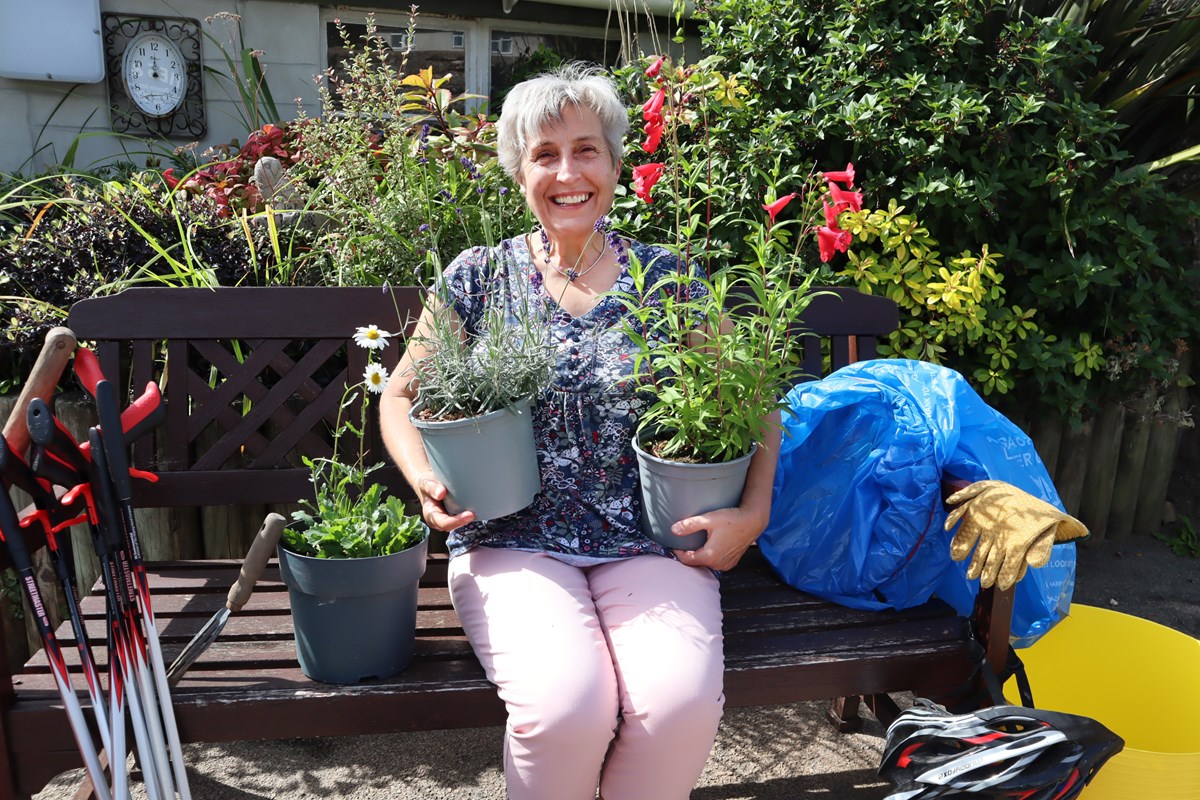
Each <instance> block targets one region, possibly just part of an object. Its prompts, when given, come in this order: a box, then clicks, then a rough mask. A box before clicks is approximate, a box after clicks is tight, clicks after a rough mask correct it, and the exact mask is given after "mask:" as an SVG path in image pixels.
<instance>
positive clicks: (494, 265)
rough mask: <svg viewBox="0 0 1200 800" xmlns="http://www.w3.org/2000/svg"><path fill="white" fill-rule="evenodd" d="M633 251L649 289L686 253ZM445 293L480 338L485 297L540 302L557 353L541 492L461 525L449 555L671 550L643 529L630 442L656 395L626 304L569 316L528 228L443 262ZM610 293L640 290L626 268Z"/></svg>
mask: <svg viewBox="0 0 1200 800" xmlns="http://www.w3.org/2000/svg"><path fill="white" fill-rule="evenodd" d="M631 248H632V251H633V255H634V257H636V258H637V259H638V261H639V263H641V264H642V265H643V267H644V269H645V270H646V272H647V275H646V281H645V286H647V287H649V286H652V285H654V283H655V282H657V280H658V279H659V278H660V277H663V276H664V275H666V274H668V273H671V274H673V273H676V271H677V270H678V269H679V268H680V263H681V262H680V260H679V259H678V258H676V257H675V256H673V255H671V254H670V253H669V252H668V251H666V250H664V249H663V248H661V247H653V246H650V245H645V244H640V243H636V242H635V243H633V244H632V246H631ZM501 264H504V265H505V266H506V268H501V267H500V265H501ZM689 290H690V291H691V292H692V293H693V296H697V294H696V293H703V292H705V291H706V289H705V288H704V286H703V285H702V284H700V283H698V282H696V281H693V282H692V283H691V285H690V287H689ZM442 291H443V292H444V294H443V296H445V297H447V299H448V300H449V301H450V302H451V303H452V304H453V306H454V310H455V311H456V312H457V313H458V315H459V317H460V318H461V319H462V321H463V323H464V326H465V328H466V331H467V334H468V336H479V323H480V320H481V319H482V317H483V312H484V307H485V303H487V302H502V303H504V307H505V308H513V307H520V304H522V303H524V302H529V303H531V305H532V307H533V308H534V309H535V310H537V311H539V312H541V311H544V317H545V319H546V327H547V329H548V330H547V335H548V336H549V337H550V338H551V341H552V342H553V343H554V345H555V347H556V350H557V353H556V368H555V376H554V379H553V381H552V384H551V386H550V387H549V388H548V389H547V390H546V391H544V392H543V393H542V395H541V397H538V398H537V399H536V403H535V405H534V410H533V430H534V436H535V439H536V442H537V451H538V466H539V468H540V471H541V480H542V490H541V492H539V493H538V495H537V497H536V498H535V499H534V501H533V504H532V505H531V506H529V507H527V508H525V509H523V510H522V511H518V512H517V513H515V514H511V515H509V516H507V517H502V518H499V519H493V520H484V521H476V522H472V523H469V524H467V525H464V526H462V527H460V528H457V529H455V530H454V531H452V532H451V533H450V535H449V538H448V541H447V544H448V546H449V549H450V555H451V557H454V556H457V555H460V554H462V553H464V552H466V551H468V550H470V549H472V548H475V547H499V548H511V549H517V550H529V551H539V552H546V553H549V554H551V555H554V556H555V557H557V558H560V559H562V560H564V561H568V562H570V563H574V564H581V565H586V564H590V563H597V562H600V561H608V560H613V559H618V558H626V557H630V556H636V555H643V554H648V553H652V554H658V555H669V551H667V550H666V549H665V548H664V547H662V546H661V545H659V544H657V543H655V542H653V541H651V540H650V539H649V538H647V537H646V536H644V535H643V534H642V529H641V496H640V492H639V489H638V466H637V457H636V456H635V454H634V451H633V445H632V438H633V433H634V430H635V429H636V426H637V421H638V419H639V417H640V416H641V414H642V413H643V412H644V410H645V409H646V407H647V405H648V399H647V398H646V397H645V395H644V394H643V393H641V392H637V391H635V387H634V382H633V381H632V380H630V377H631V376H632V374H633V370H634V361H635V357H634V345H633V342H632V341H631V340H630V339H629V336H628V335H627V334H626V333H625V332H624V330H623V326H622V321H623V320H624V318H625V316H626V309H625V307H624V306H623V305H622V303H621V300H620V299H618V298H616V297H613V296H611V295H604V296H601V298H600V300H599V301H598V303H597V304H596V305H595V306H594V307H593V308H592V309H591V310H590V311H588V312H586V313H584V314H582V315H580V316H578V317H573V316H571V315H570V314H568V313H567V312H566V311H564V310H562V309H561V308H560V307H559V306H558V303H557V302H556V301H555V299H554V298H553V297H551V296H550V294H549V293H548V292H547V291H546V288H545V286H544V284H543V281H542V275H541V273H539V272H538V270H537V268H536V267H535V265H534V263H533V258H532V256H531V254H530V252H529V247H528V244H527V242H526V239H525V237H524V236H519V237H516V238H513V239H509V240H506V241H504V242H502V243H501V245H500V246H499V247H497V248H491V250H490V251H489V249H488V248H486V247H476V248H472V249H470V250H467V251H465V252H464V253H462V254H461V255H459V257H458V258H456V259H455V260H454V262H453V263H452V264H450V266H449V267H447V269H446V272H445V274H444V278H443V286H442ZM613 291H615V292H629V293H634V292H635V286H634V282H633V278H632V277H631V276H630V274H629V270H628V268H625V269H623V270H622V272H621V274H620V276H619V277H618V278H617V281H616V283H615V284H614V286H613ZM510 319H511V317H510ZM514 324H515V323H514Z"/></svg>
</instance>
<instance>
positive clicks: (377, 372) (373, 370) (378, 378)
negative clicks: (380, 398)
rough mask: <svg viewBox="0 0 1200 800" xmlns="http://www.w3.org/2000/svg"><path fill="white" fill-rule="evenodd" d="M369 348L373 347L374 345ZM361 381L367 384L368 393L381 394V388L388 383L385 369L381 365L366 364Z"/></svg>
mask: <svg viewBox="0 0 1200 800" xmlns="http://www.w3.org/2000/svg"><path fill="white" fill-rule="evenodd" d="M365 346H367V345H364V347H365ZM370 346H371V347H374V345H370ZM363 381H364V382H365V383H366V384H367V391H368V392H371V393H372V394H383V387H385V386H387V382H388V371H387V368H386V367H384V366H383V365H382V364H367V369H366V372H364V373H363Z"/></svg>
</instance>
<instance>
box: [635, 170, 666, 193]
mask: <svg viewBox="0 0 1200 800" xmlns="http://www.w3.org/2000/svg"><path fill="white" fill-rule="evenodd" d="M664 169H666V165H664V164H660V163H652V164H642V165H641V166H639V167H634V168H633V191H634V193H635V194H637V196H638V197H640V198H642V200H644V201H645V202H647V203H652V202H654V200H653V198H652V197H651V195H650V192H651V191H652V190H653V189H654V184H656V183H658V179H659V178H661V177H662V175H663V170H664Z"/></svg>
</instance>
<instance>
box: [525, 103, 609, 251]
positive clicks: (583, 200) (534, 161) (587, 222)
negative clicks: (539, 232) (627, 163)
mask: <svg viewBox="0 0 1200 800" xmlns="http://www.w3.org/2000/svg"><path fill="white" fill-rule="evenodd" d="M620 175H621V164H620V160H619V159H618V160H617V162H616V164H615V166H614V162H613V156H612V153H611V152H609V149H608V145H607V144H606V142H605V139H604V130H603V128H602V126H601V124H600V118H599V117H597V116H596V114H595V112H593V111H592V110H591V109H588V108H576V107H574V106H570V105H568V106H567V107H566V108H564V109H563V112H562V121H561V122H557V123H550V124H547V125H546V126H545V127H543V128H542V130H541V131H540V132H539V133H538V135H537V136H536V137H535V138H534V139H533V141H532V144H531V146H530V148H529V150H528V151H527V152H526V153H525V157H524V161H523V162H522V165H521V171H520V178H519V183H520V184H521V190H522V191H523V192H525V202H526V203H528V204H529V208H530V210H532V211H533V213H534V215H535V216H536V217H537V218H538V221H539V222H541V223H542V227H544V228H545V229H546V231H547V232H548V233H549V234H550V236H551V237H553V238H555V239H560V240H565V239H571V238H577V237H586V236H588V235H590V234H591V232H592V229H593V227H594V226H595V224H596V220H597V219H599V218H600V216H601V215H603V214H607V213H608V211H609V209H611V208H612V203H613V192H614V190H615V189H616V186H617V179H618V178H619V177H620Z"/></svg>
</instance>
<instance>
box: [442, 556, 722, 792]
mask: <svg viewBox="0 0 1200 800" xmlns="http://www.w3.org/2000/svg"><path fill="white" fill-rule="evenodd" d="M449 580H450V591H451V595H452V597H453V600H454V607H455V609H456V610H457V611H458V616H459V619H460V620H461V621H462V624H463V627H464V629H465V630H466V632H467V637H468V638H469V639H470V641H471V646H472V647H473V648H474V649H475V653H476V655H478V657H479V660H480V662H481V663H482V664H483V667H484V669H485V670H486V672H487V677H488V679H489V680H490V681H492V683H494V684H496V686H497V687H498V688H499V693H500V698H501V699H502V700H503V701H504V703H505V705H506V706H507V708H508V726H507V731H506V736H505V746H504V772H505V777H506V779H507V782H508V796H509V798H512V800H595V797H596V789H597V786H599V789H600V796H601V797H602V798H604V800H635V798H636V799H640V798H644V799H645V800H684V798H687V797H688V796H689V794H690V793H691V789H692V787H693V786H694V785H695V783H696V780H697V779H698V778H699V777H700V773H701V772H702V771H703V770H704V764H705V762H706V761H707V760H708V754H709V751H710V750H711V749H712V744H713V740H714V739H715V738H716V733H717V723H718V722H719V721H720V719H721V713H722V708H723V705H724V701H725V697H724V694H723V692H722V681H723V674H724V657H723V655H722V639H721V602H720V594H719V589H718V584H717V579H716V578H715V577H714V576H713V574H712V573H711V572H709V571H708V570H706V569H697V568H694V567H686V566H684V565H682V564H680V563H679V562H678V561H675V560H673V559H670V558H663V557H661V556H639V557H636V558H629V559H624V560H622V561H614V562H609V563H605V564H601V565H599V566H593V567H574V566H571V565H569V564H564V563H563V562H561V561H557V560H555V559H554V558H551V557H550V556H548V555H545V554H542V553H524V552H518V551H514V550H499V549H491V548H485V547H481V548H476V549H475V550H472V551H470V552H468V553H465V554H464V555H461V556H458V557H456V558H454V559H453V560H452V561H451V562H450V573H449Z"/></svg>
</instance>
